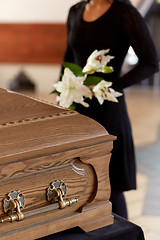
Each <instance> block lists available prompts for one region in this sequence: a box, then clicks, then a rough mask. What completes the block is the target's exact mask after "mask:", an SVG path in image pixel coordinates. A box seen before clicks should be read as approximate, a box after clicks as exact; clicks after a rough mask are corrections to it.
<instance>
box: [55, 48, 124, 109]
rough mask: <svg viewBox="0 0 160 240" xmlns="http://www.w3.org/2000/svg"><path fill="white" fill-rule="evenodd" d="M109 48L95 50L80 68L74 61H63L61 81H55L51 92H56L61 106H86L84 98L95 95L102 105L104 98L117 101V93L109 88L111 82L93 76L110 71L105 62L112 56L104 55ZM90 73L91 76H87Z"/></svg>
mask: <svg viewBox="0 0 160 240" xmlns="http://www.w3.org/2000/svg"><path fill="white" fill-rule="evenodd" d="M108 52H109V49H106V50H100V51H98V50H95V51H94V52H93V53H92V54H91V55H90V56H89V58H88V59H87V63H86V66H85V67H84V68H83V69H82V68H81V67H80V66H79V65H77V64H74V63H68V62H64V63H63V66H64V74H63V76H62V79H61V81H58V82H57V83H55V84H54V85H53V86H54V90H53V91H52V93H57V102H58V103H59V105H60V106H61V107H65V108H70V109H76V104H77V103H79V104H82V105H83V106H84V107H88V106H89V104H88V103H86V102H85V99H86V98H90V99H92V97H93V96H95V97H96V98H97V100H98V102H99V103H100V104H101V105H102V104H103V102H104V100H108V101H112V102H118V100H117V97H120V96H121V95H122V93H119V92H117V91H115V90H114V89H112V88H111V85H112V82H108V81H105V80H104V79H103V78H102V77H98V76H94V75H92V74H94V73H95V72H102V73H106V74H107V73H111V72H113V71H114V70H113V67H110V66H107V63H109V62H110V60H111V59H113V58H114V57H113V56H110V55H106V54H107V53H108ZM88 75H92V76H88Z"/></svg>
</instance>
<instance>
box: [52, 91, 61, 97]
mask: <svg viewBox="0 0 160 240" xmlns="http://www.w3.org/2000/svg"><path fill="white" fill-rule="evenodd" d="M53 93H56V94H57V95H58V96H59V95H60V93H59V92H58V91H57V90H53V91H52V92H51V93H50V94H53Z"/></svg>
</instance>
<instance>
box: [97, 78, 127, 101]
mask: <svg viewBox="0 0 160 240" xmlns="http://www.w3.org/2000/svg"><path fill="white" fill-rule="evenodd" d="M111 85H112V82H107V81H105V80H102V81H101V82H100V83H98V84H97V85H96V86H95V87H93V92H94V95H95V97H96V98H97V100H98V102H99V103H100V104H101V105H102V104H103V102H104V100H108V101H112V102H118V100H117V98H116V97H120V96H122V93H120V92H116V91H115V90H114V89H113V88H110V86H111Z"/></svg>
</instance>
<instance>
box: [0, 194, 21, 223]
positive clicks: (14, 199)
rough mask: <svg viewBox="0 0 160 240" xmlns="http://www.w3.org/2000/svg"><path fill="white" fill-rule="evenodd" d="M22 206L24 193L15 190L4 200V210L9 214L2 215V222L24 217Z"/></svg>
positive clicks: (0, 220)
mask: <svg viewBox="0 0 160 240" xmlns="http://www.w3.org/2000/svg"><path fill="white" fill-rule="evenodd" d="M21 208H24V195H23V194H22V193H20V191H13V192H11V193H9V194H8V195H7V198H5V199H4V200H3V209H4V212H5V213H7V214H8V215H6V216H4V217H2V218H1V219H0V222H13V221H20V220H22V219H23V218H24V215H23V213H22V212H21Z"/></svg>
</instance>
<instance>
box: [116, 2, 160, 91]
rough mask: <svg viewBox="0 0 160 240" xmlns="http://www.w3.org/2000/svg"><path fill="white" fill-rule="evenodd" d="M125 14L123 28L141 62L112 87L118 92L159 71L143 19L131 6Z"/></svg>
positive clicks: (154, 51)
mask: <svg viewBox="0 0 160 240" xmlns="http://www.w3.org/2000/svg"><path fill="white" fill-rule="evenodd" d="M123 14H124V15H123V28H124V30H125V33H126V36H127V38H128V40H129V43H130V46H132V48H133V49H134V51H135V53H136V55H137V57H138V59H139V61H138V64H137V65H136V66H135V67H134V68H133V69H132V70H131V71H129V72H128V73H126V74H125V75H123V76H122V77H120V78H118V79H116V80H115V81H114V83H113V85H112V87H113V88H114V89H116V90H122V89H124V88H126V87H129V86H131V85H133V84H136V83H138V82H140V81H141V80H143V79H146V78H147V77H149V76H151V75H152V74H154V73H155V72H157V71H158V70H159V66H158V65H159V64H158V57H157V53H156V49H155V46H154V43H153V41H152V38H151V36H150V33H149V30H148V27H147V25H146V23H145V21H144V19H143V17H142V16H141V15H140V13H139V12H138V11H137V10H136V9H135V8H134V7H133V6H129V5H128V6H127V5H126V9H125V12H124V13H123Z"/></svg>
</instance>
